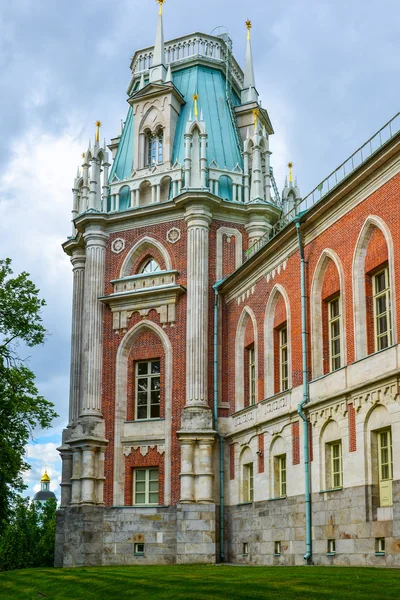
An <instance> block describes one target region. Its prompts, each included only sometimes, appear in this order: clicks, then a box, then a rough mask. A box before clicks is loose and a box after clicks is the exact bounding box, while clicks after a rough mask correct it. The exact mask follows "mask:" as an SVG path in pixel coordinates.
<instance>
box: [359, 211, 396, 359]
mask: <svg viewBox="0 0 400 600" xmlns="http://www.w3.org/2000/svg"><path fill="white" fill-rule="evenodd" d="M375 229H380V231H381V232H382V234H383V236H384V238H385V241H386V246H387V253H388V268H389V277H390V292H391V293H390V300H391V318H392V343H393V344H397V326H396V324H397V319H396V291H395V270H394V246H393V239H392V235H391V232H390V229H389V227H388V226H387V224H386V223H385V221H383V219H381V218H380V217H377V216H376V215H370V216H369V217H368V218H367V219H366V221H365V223H364V225H363V227H362V229H361V231H360V235H359V236H358V240H357V243H356V247H355V249H354V256H353V310H354V344H355V358H356V360H360V359H361V358H364V357H365V356H367V354H368V343H367V328H366V324H367V305H366V294H365V259H366V255H367V251H368V245H369V242H370V241H371V238H372V235H373V233H374V231H375Z"/></svg>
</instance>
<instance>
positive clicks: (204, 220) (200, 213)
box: [184, 202, 212, 230]
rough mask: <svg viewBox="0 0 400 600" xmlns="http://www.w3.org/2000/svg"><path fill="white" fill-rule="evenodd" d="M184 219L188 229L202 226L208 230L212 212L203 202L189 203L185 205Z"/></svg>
mask: <svg viewBox="0 0 400 600" xmlns="http://www.w3.org/2000/svg"><path fill="white" fill-rule="evenodd" d="M184 219H185V222H186V225H187V227H188V229H189V228H191V227H203V228H204V229H207V230H208V229H209V227H210V225H211V222H212V213H211V211H210V210H209V209H208V206H204V204H203V203H200V202H199V203H194V204H189V205H188V206H187V207H186V211H185V215H184Z"/></svg>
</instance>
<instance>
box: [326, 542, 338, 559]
mask: <svg viewBox="0 0 400 600" xmlns="http://www.w3.org/2000/svg"><path fill="white" fill-rule="evenodd" d="M327 554H328V555H330V556H333V555H335V554H336V540H328V552H327Z"/></svg>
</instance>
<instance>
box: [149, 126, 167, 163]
mask: <svg viewBox="0 0 400 600" xmlns="http://www.w3.org/2000/svg"><path fill="white" fill-rule="evenodd" d="M163 151H164V132H163V130H162V129H160V130H159V131H158V132H157V133H155V134H153V133H148V134H147V148H146V165H147V166H152V165H161V164H162V162H163Z"/></svg>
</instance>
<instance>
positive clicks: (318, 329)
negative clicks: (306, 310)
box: [310, 248, 347, 379]
mask: <svg viewBox="0 0 400 600" xmlns="http://www.w3.org/2000/svg"><path fill="white" fill-rule="evenodd" d="M330 261H332V262H333V263H334V264H335V266H336V269H337V271H338V273H339V281H340V301H339V303H340V314H341V316H342V318H341V330H340V344H341V348H340V352H341V356H342V362H343V365H344V364H346V362H347V360H346V359H347V353H346V315H345V310H346V302H345V279H344V270H343V265H342V263H341V262H340V258H339V257H338V255H337V254H336V252H334V251H333V250H331V249H330V248H325V250H324V251H323V252H322V254H321V256H320V258H319V261H318V264H317V266H316V267H315V271H314V277H313V280H312V284H311V297H310V305H311V356H312V378H313V379H316V378H317V377H321V376H322V375H323V374H324V361H323V344H322V342H323V340H322V287H323V284H324V278H325V273H326V270H327V268H328V266H329V262H330ZM343 365H342V366H343Z"/></svg>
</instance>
